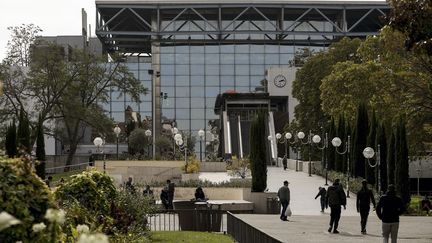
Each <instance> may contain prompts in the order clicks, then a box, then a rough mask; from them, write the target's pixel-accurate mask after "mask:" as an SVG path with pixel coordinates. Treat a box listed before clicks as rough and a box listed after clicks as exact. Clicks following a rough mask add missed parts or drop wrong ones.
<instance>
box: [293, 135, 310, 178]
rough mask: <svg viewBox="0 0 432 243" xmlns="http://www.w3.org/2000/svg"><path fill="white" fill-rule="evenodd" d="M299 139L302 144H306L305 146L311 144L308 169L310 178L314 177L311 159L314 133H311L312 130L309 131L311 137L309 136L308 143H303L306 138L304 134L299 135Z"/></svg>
mask: <svg viewBox="0 0 432 243" xmlns="http://www.w3.org/2000/svg"><path fill="white" fill-rule="evenodd" d="M297 137H298V138H299V140H300V143H301V144H304V145H306V144H309V167H308V170H309V176H312V158H311V152H312V151H311V150H312V132H311V130H309V135H308V138H307V141H306V142H303V138H304V137H305V134H304V132H299V133H297Z"/></svg>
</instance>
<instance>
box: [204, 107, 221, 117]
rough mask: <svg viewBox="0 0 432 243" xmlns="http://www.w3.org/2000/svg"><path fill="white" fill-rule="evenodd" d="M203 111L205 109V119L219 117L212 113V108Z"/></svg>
mask: <svg viewBox="0 0 432 243" xmlns="http://www.w3.org/2000/svg"><path fill="white" fill-rule="evenodd" d="M205 111H206V119H217V118H219V116H218V115H216V114H215V113H214V110H213V109H206V110H205Z"/></svg>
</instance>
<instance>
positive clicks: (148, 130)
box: [144, 129, 152, 158]
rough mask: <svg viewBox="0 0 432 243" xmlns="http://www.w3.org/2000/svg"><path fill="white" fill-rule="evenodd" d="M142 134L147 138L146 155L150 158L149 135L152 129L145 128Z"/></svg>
mask: <svg viewBox="0 0 432 243" xmlns="http://www.w3.org/2000/svg"><path fill="white" fill-rule="evenodd" d="M144 134H145V135H146V137H147V138H148V145H147V146H148V148H147V155H148V157H149V158H150V144H151V135H152V131H151V130H150V129H147V130H146V131H145V132H144Z"/></svg>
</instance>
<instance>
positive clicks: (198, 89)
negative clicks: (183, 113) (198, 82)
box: [190, 86, 205, 97]
mask: <svg viewBox="0 0 432 243" xmlns="http://www.w3.org/2000/svg"><path fill="white" fill-rule="evenodd" d="M190 89H191V97H204V96H205V93H204V92H205V90H204V86H193V87H191V88H190Z"/></svg>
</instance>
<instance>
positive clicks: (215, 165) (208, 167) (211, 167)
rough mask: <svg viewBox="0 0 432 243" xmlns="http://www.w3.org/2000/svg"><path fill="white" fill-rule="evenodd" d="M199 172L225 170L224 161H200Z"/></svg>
mask: <svg viewBox="0 0 432 243" xmlns="http://www.w3.org/2000/svg"><path fill="white" fill-rule="evenodd" d="M200 172H226V163H225V162H202V163H200Z"/></svg>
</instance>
